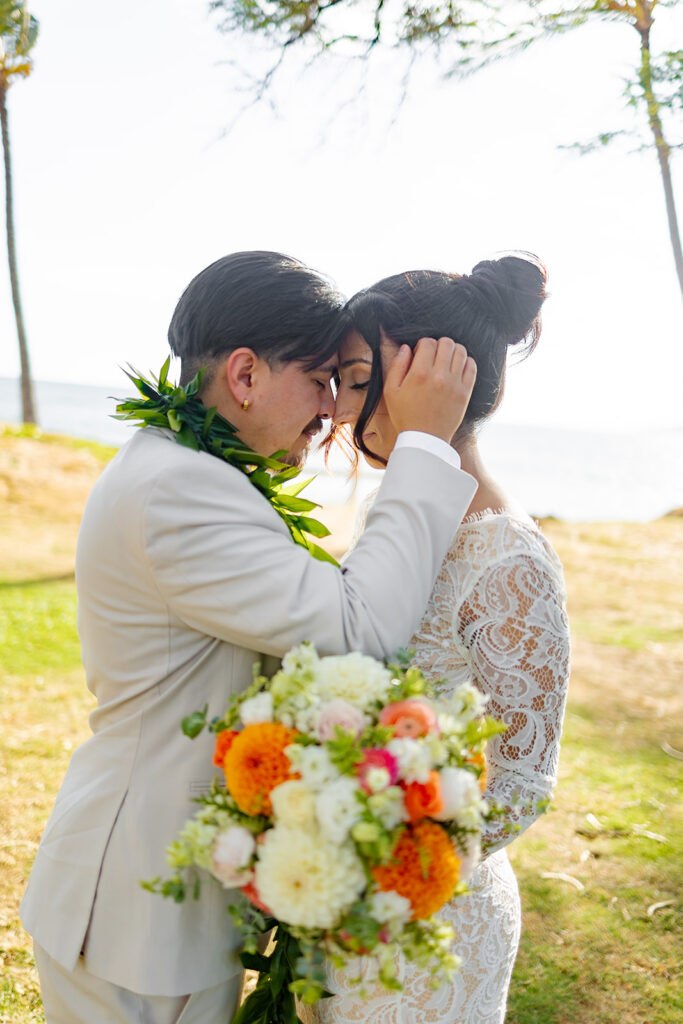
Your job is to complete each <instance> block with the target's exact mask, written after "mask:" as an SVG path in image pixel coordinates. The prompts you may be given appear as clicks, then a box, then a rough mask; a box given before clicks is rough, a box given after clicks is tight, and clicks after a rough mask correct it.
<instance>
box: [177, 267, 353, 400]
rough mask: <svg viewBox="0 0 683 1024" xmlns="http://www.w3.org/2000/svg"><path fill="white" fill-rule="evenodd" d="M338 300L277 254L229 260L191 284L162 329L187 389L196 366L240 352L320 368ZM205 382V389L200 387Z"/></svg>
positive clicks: (322, 282)
mask: <svg viewBox="0 0 683 1024" xmlns="http://www.w3.org/2000/svg"><path fill="white" fill-rule="evenodd" d="M343 301H344V300H343V297H342V296H341V295H340V294H339V293H338V292H337V291H336V290H335V289H334V288H333V287H332V285H331V284H330V283H329V282H327V281H326V280H325V279H324V278H323V277H321V276H320V275H319V274H316V273H315V271H313V270H310V269H309V268H308V267H306V266H305V265H304V264H303V263H300V262H299V261H298V260H295V259H292V258H291V257H290V256H284V255H283V254H282V253H279V252H258V251H254V252H236V253H232V254H231V255H230V256H224V257H223V258H222V259H220V260H216V262H215V263H212V264H211V265H210V266H209V267H206V269H205V270H202V271H201V273H199V274H197V276H196V277H195V278H194V279H193V280H192V281H190V283H189V285H188V286H187V288H186V289H185V291H184V292H183V294H182V295H181V297H180V300H179V302H178V305H177V306H176V308H175V312H174V313H173V317H172V319H171V323H170V326H169V328H168V342H169V345H170V346H171V351H172V352H173V354H174V355H176V356H178V357H179V358H180V360H181V368H180V381H181V383H182V384H187V383H188V382H189V381H190V380H191V379H192V378H193V377H194V375H195V374H196V373H197V371H198V370H199V369H200V368H201V367H202V366H208V368H209V375H211V373H212V371H213V369H214V368H215V364H216V361H217V359H218V358H219V357H222V356H225V355H227V354H228V353H229V352H231V351H233V350H234V349H236V348H241V347H242V346H243V345H244V346H246V347H247V348H250V349H253V351H254V352H256V353H257V355H259V356H262V357H263V358H264V359H266V360H267V361H268V362H270V363H277V362H285V363H286V362H292V361H293V360H301V361H302V362H303V363H304V364H305V365H306V368H307V369H311V368H313V367H315V366H319V365H320V364H321V363H322V362H324V360H325V358H326V356H327V354H328V353H329V352H330V348H329V346H327V347H324V342H325V339H326V338H328V337H329V334H330V330H331V328H332V326H333V324H334V321H335V318H336V316H337V314H338V312H339V309H340V308H341V306H342V304H343ZM207 382H208V381H205V383H207Z"/></svg>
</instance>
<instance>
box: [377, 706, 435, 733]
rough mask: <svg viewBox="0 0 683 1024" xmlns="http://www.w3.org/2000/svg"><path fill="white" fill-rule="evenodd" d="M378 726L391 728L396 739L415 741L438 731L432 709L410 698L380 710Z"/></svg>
mask: <svg viewBox="0 0 683 1024" xmlns="http://www.w3.org/2000/svg"><path fill="white" fill-rule="evenodd" d="M379 724H380V725H390V726H393V729H394V736H395V737H397V738H398V739H417V737H418V736H426V735H427V733H428V732H438V731H439V724H438V722H437V718H436V712H435V711H434V709H433V708H432V707H431V706H430V705H429V704H427V702H426V701H422V700H413V699H411V698H409V699H408V700H397V701H396V702H395V703H394V704H387V706H386V707H385V708H382V711H381V712H380V716H379Z"/></svg>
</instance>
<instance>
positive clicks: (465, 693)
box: [450, 683, 489, 719]
mask: <svg viewBox="0 0 683 1024" xmlns="http://www.w3.org/2000/svg"><path fill="white" fill-rule="evenodd" d="M488 700H489V698H488V694H486V693H482V692H481V690H478V689H477V688H476V686H472V684H471V683H462V684H461V685H460V686H457V687H456V688H455V690H454V691H453V693H452V694H451V699H450V710H451V711H452V713H453V714H454V715H464V716H465V717H466V718H468V719H472V718H481V716H482V715H483V714H484V711H485V709H486V705H487V704H488Z"/></svg>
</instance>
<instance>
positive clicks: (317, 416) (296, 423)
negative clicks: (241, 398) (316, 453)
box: [242, 356, 337, 466]
mask: <svg viewBox="0 0 683 1024" xmlns="http://www.w3.org/2000/svg"><path fill="white" fill-rule="evenodd" d="M336 369H337V359H336V356H335V357H332V358H330V359H328V360H326V362H325V364H324V365H323V366H318V367H315V369H313V370H308V369H305V368H304V366H303V365H302V363H300V362H291V363H280V364H275V365H274V366H271V367H267V371H266V373H265V375H264V376H263V377H262V378H261V383H260V387H259V395H258V396H257V399H256V402H255V403H254V417H253V419H251V421H250V422H249V428H248V429H245V430H243V432H242V436H243V437H244V440H245V441H246V440H247V433H248V434H249V438H250V439H249V441H248V444H249V445H250V446H251V447H252V448H254V449H255V451H257V452H259V453H260V454H262V455H272V454H273V452H276V451H281V450H285V451H286V452H287V456H286V457H285V458H284V459H283V461H284V462H287V463H289V465H291V466H301V465H303V463H304V461H305V459H306V455H307V453H308V449H309V446H310V444H311V441H312V440H313V438H314V437H315V435H316V434H318V433H319V432H320V430H321V429H322V426H323V420H326V419H329V418H330V417H331V416H332V413H333V412H334V394H333V392H332V384H331V380H332V375H333V374H334V373H335V372H336ZM250 417H251V412H248V413H247V417H246V418H247V420H248V421H249V419H250Z"/></svg>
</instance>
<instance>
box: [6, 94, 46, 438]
mask: <svg viewBox="0 0 683 1024" xmlns="http://www.w3.org/2000/svg"><path fill="white" fill-rule="evenodd" d="M0 121H1V122H2V149H3V153H4V157H5V215H6V222H7V258H8V260H9V276H10V282H11V285H12V301H13V303H14V316H15V319H16V322H17V337H18V339H19V357H20V360H21V415H22V421H23V422H24V423H36V422H37V420H36V410H35V403H34V401H33V382H32V381H31V366H30V363H29V358H28V343H27V341H26V331H25V330H24V317H23V314H22V312H21V299H20V297H19V275H18V273H17V254H16V249H15V245H14V216H13V211H12V164H11V159H10V147H9V127H8V123H7V83H6V82H5V81H4V80H3V79H2V78H0Z"/></svg>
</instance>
